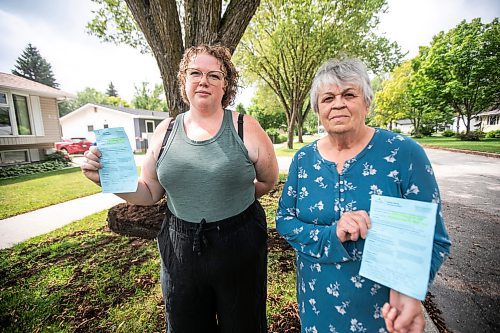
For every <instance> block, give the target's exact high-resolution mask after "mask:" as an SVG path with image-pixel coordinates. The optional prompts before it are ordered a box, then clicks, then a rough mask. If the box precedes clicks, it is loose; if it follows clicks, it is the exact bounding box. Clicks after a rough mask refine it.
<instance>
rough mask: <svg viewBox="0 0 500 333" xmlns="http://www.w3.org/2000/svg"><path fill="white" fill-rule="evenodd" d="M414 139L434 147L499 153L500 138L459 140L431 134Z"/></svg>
mask: <svg viewBox="0 0 500 333" xmlns="http://www.w3.org/2000/svg"><path fill="white" fill-rule="evenodd" d="M415 140H416V141H417V142H419V143H420V144H423V145H428V146H434V147H442V148H453V149H465V150H474V151H481V152H487V153H497V154H500V139H495V138H485V139H482V140H481V141H461V140H459V139H457V138H454V137H450V138H446V137H442V136H435V137H434V136H431V137H424V138H421V139H415Z"/></svg>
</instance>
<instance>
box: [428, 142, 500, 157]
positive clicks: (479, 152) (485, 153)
mask: <svg viewBox="0 0 500 333" xmlns="http://www.w3.org/2000/svg"><path fill="white" fill-rule="evenodd" d="M421 146H422V147H424V148H431V149H439V150H447V151H451V152H454V153H464V154H470V155H479V156H485V157H492V158H500V154H496V153H487V152H482V151H475V150H466V149H455V148H445V147H440V146H434V145H428V144H421Z"/></svg>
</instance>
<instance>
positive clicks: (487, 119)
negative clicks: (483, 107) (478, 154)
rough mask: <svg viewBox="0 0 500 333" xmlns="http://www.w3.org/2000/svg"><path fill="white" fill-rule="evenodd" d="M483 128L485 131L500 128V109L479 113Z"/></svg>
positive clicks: (478, 116)
mask: <svg viewBox="0 0 500 333" xmlns="http://www.w3.org/2000/svg"><path fill="white" fill-rule="evenodd" d="M477 118H478V119H479V122H480V124H481V130H482V131H483V132H485V133H488V132H491V131H494V130H500V109H496V110H491V111H486V112H481V113H479V114H478V115H477Z"/></svg>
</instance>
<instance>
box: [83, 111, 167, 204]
mask: <svg viewBox="0 0 500 333" xmlns="http://www.w3.org/2000/svg"><path fill="white" fill-rule="evenodd" d="M170 120H171V118H168V119H165V120H164V121H162V122H161V123H160V124H159V125H158V127H157V128H156V130H155V132H154V133H153V137H152V139H151V144H150V147H149V149H148V151H147V153H146V156H145V158H144V163H143V165H142V167H141V175H140V177H139V180H138V184H137V190H136V191H135V192H131V193H116V195H117V196H119V197H120V198H122V199H124V200H126V201H127V202H130V203H132V204H135V205H143V206H148V205H154V204H155V203H156V202H158V201H159V200H160V199H161V198H162V196H163V194H164V193H165V190H164V189H163V187H162V186H161V184H160V182H159V181H158V178H157V176H156V161H157V159H158V153H159V150H160V148H161V144H162V141H163V137H164V136H165V133H166V130H167V127H168V124H169V123H170ZM85 157H86V158H87V159H88V161H87V162H86V163H84V164H83V165H82V166H81V169H82V171H83V174H84V175H85V176H86V177H87V178H88V179H90V180H92V181H93V182H95V183H97V184H99V181H100V180H99V169H100V168H101V165H100V157H101V152H100V151H99V149H98V148H97V147H95V146H92V147H91V148H90V150H89V152H87V153H86V154H85Z"/></svg>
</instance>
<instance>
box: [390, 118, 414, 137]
mask: <svg viewBox="0 0 500 333" xmlns="http://www.w3.org/2000/svg"><path fill="white" fill-rule="evenodd" d="M392 128H393V129H396V128H398V129H399V130H401V133H403V134H410V133H411V131H413V124H412V123H411V120H410V119H399V120H395V121H393V123H392Z"/></svg>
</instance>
